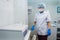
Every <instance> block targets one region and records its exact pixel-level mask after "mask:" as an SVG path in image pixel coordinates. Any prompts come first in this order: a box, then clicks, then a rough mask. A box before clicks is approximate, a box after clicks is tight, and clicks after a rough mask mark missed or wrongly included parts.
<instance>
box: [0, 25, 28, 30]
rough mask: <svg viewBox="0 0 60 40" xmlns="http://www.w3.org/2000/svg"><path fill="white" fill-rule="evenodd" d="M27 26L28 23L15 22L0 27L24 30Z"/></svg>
mask: <svg viewBox="0 0 60 40" xmlns="http://www.w3.org/2000/svg"><path fill="white" fill-rule="evenodd" d="M26 27H28V25H22V24H13V25H8V26H4V27H0V29H3V30H24V29H25V28H26Z"/></svg>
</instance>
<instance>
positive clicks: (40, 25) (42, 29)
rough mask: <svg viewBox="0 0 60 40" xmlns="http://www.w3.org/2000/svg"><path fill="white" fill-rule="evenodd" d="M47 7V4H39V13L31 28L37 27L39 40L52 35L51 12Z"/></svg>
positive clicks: (44, 39)
mask: <svg viewBox="0 0 60 40" xmlns="http://www.w3.org/2000/svg"><path fill="white" fill-rule="evenodd" d="M45 8H46V6H45V4H42V3H41V4H39V5H38V13H36V14H35V18H34V25H33V26H32V28H31V30H34V28H35V29H36V31H37V36H38V40H47V37H48V36H50V35H51V23H50V22H51V18H50V13H49V11H46V10H45Z"/></svg>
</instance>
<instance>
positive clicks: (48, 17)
mask: <svg viewBox="0 0 60 40" xmlns="http://www.w3.org/2000/svg"><path fill="white" fill-rule="evenodd" d="M50 21H51V16H50V13H49V11H48V12H47V22H50Z"/></svg>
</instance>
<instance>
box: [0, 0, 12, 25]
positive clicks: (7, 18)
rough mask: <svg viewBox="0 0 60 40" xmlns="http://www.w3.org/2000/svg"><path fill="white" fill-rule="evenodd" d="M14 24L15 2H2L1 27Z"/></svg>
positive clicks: (7, 0)
mask: <svg viewBox="0 0 60 40" xmlns="http://www.w3.org/2000/svg"><path fill="white" fill-rule="evenodd" d="M12 23H13V0H0V26H5V25H8V24H12Z"/></svg>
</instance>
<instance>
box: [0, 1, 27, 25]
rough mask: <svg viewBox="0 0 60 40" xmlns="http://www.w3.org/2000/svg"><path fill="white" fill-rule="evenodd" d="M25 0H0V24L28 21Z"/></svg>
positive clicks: (24, 22)
mask: <svg viewBox="0 0 60 40" xmlns="http://www.w3.org/2000/svg"><path fill="white" fill-rule="evenodd" d="M27 8H28V7H27V0H0V26H5V25H10V24H14V23H23V24H27V23H28V13H27Z"/></svg>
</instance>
